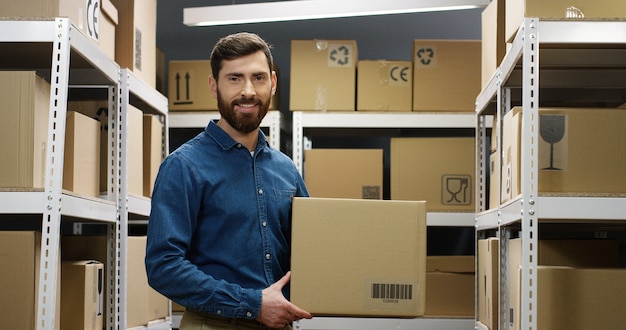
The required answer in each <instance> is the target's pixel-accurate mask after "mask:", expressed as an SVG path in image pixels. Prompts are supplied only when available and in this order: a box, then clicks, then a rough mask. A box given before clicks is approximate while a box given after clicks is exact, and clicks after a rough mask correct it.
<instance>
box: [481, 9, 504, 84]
mask: <svg viewBox="0 0 626 330" xmlns="http://www.w3.org/2000/svg"><path fill="white" fill-rule="evenodd" d="M505 2H506V1H505V0H496V1H491V2H490V3H489V5H487V7H485V9H484V10H483V12H482V14H481V33H482V38H481V41H482V42H481V68H482V70H481V75H480V76H481V84H480V86H482V88H484V87H485V85H487V83H488V82H489V80H490V79H491V77H492V76H493V75H494V74H495V72H496V69H497V68H498V67H499V66H500V63H502V59H503V58H504V54H505V53H506V40H505V39H504V17H505V12H504V6H505ZM477 96H478V94H477Z"/></svg>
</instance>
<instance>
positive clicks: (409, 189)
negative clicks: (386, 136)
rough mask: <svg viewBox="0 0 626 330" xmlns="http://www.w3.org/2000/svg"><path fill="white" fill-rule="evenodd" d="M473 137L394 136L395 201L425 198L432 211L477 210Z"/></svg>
mask: <svg viewBox="0 0 626 330" xmlns="http://www.w3.org/2000/svg"><path fill="white" fill-rule="evenodd" d="M474 140H475V139H474V138H468V137H458V138H457V137H446V138H392V139H391V149H390V154H391V157H390V158H391V167H390V172H391V173H390V181H391V183H390V190H391V199H394V200H425V201H426V202H427V204H426V207H427V209H428V211H429V212H432V211H445V212H450V211H452V212H473V211H474V199H475V198H474V175H475V174H474V173H475V169H474V167H475V162H474V159H475V146H474Z"/></svg>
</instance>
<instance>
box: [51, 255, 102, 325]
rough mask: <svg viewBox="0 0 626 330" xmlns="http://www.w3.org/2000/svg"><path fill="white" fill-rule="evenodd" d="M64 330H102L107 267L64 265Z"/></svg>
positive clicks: (89, 263)
mask: <svg viewBox="0 0 626 330" xmlns="http://www.w3.org/2000/svg"><path fill="white" fill-rule="evenodd" d="M61 273H62V278H61V326H62V328H63V330H86V329H92V330H96V329H97V330H101V329H102V327H103V319H104V312H105V310H104V293H105V292H104V265H103V264H102V263H101V262H99V261H95V260H84V261H65V262H63V263H62V268H61Z"/></svg>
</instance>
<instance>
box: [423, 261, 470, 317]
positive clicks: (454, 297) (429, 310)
mask: <svg viewBox="0 0 626 330" xmlns="http://www.w3.org/2000/svg"><path fill="white" fill-rule="evenodd" d="M475 268H476V265H475V261H474V256H427V257H426V310H425V313H424V315H426V316H429V317H436V316H445V317H468V318H474V315H475V312H474V310H475V309H474V304H475V303H474V302H475V297H476V296H475V294H474V287H475V285H476V278H475V276H474V271H475Z"/></svg>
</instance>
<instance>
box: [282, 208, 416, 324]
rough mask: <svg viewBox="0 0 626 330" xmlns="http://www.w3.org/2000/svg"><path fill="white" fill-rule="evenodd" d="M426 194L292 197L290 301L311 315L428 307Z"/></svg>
mask: <svg viewBox="0 0 626 330" xmlns="http://www.w3.org/2000/svg"><path fill="white" fill-rule="evenodd" d="M424 204H425V203H424V202H423V201H389V200H364V199H332V198H294V200H293V209H292V218H293V224H292V255H291V270H292V275H291V302H293V303H294V304H296V305H297V306H299V307H301V308H303V309H305V310H307V311H309V312H311V313H312V314H313V315H316V316H322V315H337V316H378V317H417V316H422V315H424V308H425V289H426V288H425V284H426V283H425V276H426V209H425V205H424Z"/></svg>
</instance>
